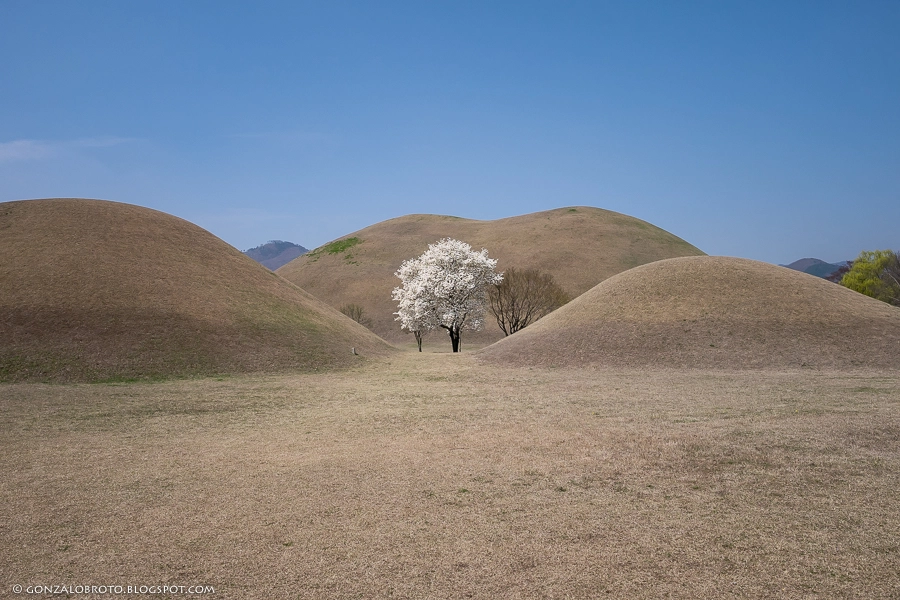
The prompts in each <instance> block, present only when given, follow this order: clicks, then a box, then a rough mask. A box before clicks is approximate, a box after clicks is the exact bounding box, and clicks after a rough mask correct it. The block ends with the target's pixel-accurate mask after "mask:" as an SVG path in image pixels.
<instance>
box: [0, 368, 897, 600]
mask: <svg viewBox="0 0 900 600" xmlns="http://www.w3.org/2000/svg"><path fill="white" fill-rule="evenodd" d="M0 406H2V411H0V429H2V434H0V472H2V473H3V477H2V480H0V556H2V557H3V559H2V560H0V581H2V584H3V586H4V587H3V590H4V597H7V594H9V590H10V589H11V588H12V586H13V585H14V584H21V585H29V584H38V585H42V584H67V583H68V584H123V585H126V584H127V585H130V584H134V585H157V584H173V585H193V584H209V585H213V586H214V587H215V590H216V594H215V595H214V596H212V597H215V598H260V599H269V598H898V597H900V578H898V575H897V566H898V564H900V513H898V506H900V371H898V370H882V371H872V370H852V369H851V370H843V371H830V370H817V369H793V370H747V369H744V370H739V371H732V370H697V369H694V370H684V369H681V370H675V369H641V370H636V369H632V370H621V369H571V368H569V369H549V368H544V369H541V368H534V369H530V368H500V367H496V366H489V365H485V364H483V363H481V362H478V361H476V360H475V359H474V358H473V356H472V354H458V355H453V354H447V353H443V354H437V353H423V354H418V353H413V352H405V353H399V354H395V355H393V356H390V357H387V358H383V359H379V360H373V361H371V362H369V363H367V364H365V365H364V366H361V367H358V368H355V369H353V370H351V371H349V372H343V373H324V374H301V375H268V376H240V377H230V378H220V379H215V378H208V379H197V380H182V381H168V382H162V383H155V384H148V383H140V384H138V383H131V384H94V385H87V384H77V385H74V384H67V385H45V384H7V385H3V386H0ZM30 597H36V596H30ZM78 597H82V596H78ZM84 597H90V596H84ZM172 597H179V598H180V597H185V596H172Z"/></svg>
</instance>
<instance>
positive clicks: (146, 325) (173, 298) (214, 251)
mask: <svg viewBox="0 0 900 600" xmlns="http://www.w3.org/2000/svg"><path fill="white" fill-rule="evenodd" d="M0 256H2V260H0V381H17V380H18V381H22V380H30V381H35V380H37V381H73V380H74V381H79V380H80V381H96V380H103V379H129V378H138V379H153V378H166V377H172V376H186V375H187V376H190V375H196V374H214V373H220V372H229V373H235V372H260V371H262V372H272V371H285V370H290V371H297V370H301V371H302V370H315V369H323V368H333V367H344V366H349V365H351V364H354V362H357V359H358V357H355V356H353V355H352V354H351V352H350V349H351V348H352V347H357V348H360V349H362V350H363V353H364V354H366V355H367V356H373V355H382V356H383V355H387V354H389V353H390V352H392V351H393V349H392V348H391V347H390V346H388V345H387V344H386V343H384V341H383V340H381V339H379V338H378V337H376V336H375V335H373V334H372V333H371V332H370V331H369V330H367V329H365V328H364V327H361V326H359V325H358V324H356V323H354V322H353V321H351V320H350V319H348V318H347V317H345V316H344V315H342V314H340V313H339V312H338V311H337V310H335V309H333V308H331V307H330V306H328V305H327V304H325V303H323V302H321V301H319V300H317V299H316V298H313V297H312V296H311V295H310V294H308V293H307V292H305V291H303V290H301V289H299V288H297V287H296V286H295V285H293V284H292V283H290V282H288V281H286V280H284V279H282V278H281V277H278V276H277V275H275V274H274V273H271V272H270V271H268V270H266V268H265V267H263V266H261V265H259V264H257V263H256V262H255V261H253V260H252V259H250V258H248V257H247V256H244V255H243V254H242V253H240V252H239V251H238V250H236V249H235V248H232V247H231V246H229V245H228V244H226V243H225V242H223V241H222V240H220V239H219V238H217V237H215V236H214V235H212V234H211V233H209V232H208V231H205V230H203V229H201V228H200V227H197V226H196V225H193V224H192V223H188V222H187V221H184V220H182V219H179V218H177V217H173V216H172V215H167V214H165V213H161V212H158V211H155V210H151V209H148V208H143V207H140V206H133V205H129V204H121V203H118V202H105V201H101V200H82V199H47V200H27V201H19V202H4V203H0Z"/></svg>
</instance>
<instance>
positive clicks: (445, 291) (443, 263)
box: [391, 238, 503, 352]
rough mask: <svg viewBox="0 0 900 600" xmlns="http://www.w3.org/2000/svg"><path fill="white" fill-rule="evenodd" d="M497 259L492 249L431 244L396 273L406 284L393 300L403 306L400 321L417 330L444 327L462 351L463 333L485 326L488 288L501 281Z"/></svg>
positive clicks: (456, 242) (450, 242)
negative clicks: (460, 340)
mask: <svg viewBox="0 0 900 600" xmlns="http://www.w3.org/2000/svg"><path fill="white" fill-rule="evenodd" d="M496 266H497V261H496V259H492V258H488V252H487V250H484V249H482V250H481V252H475V251H474V250H472V247H471V246H470V245H469V244H467V243H465V242H461V241H459V240H453V239H450V238H445V239H442V240H441V241H439V242H436V243H434V244H430V245H429V246H428V250H426V251H425V253H424V254H422V256H420V257H418V258H415V259H411V260H407V261H404V262H403V264H402V265H400V269H399V270H398V271H397V272H396V275H397V277H399V278H400V281H401V282H402V285H401V286H400V287H397V288H394V291H393V293H392V294H391V297H392V298H393V299H394V300H395V301H397V302H398V303H399V305H398V310H397V312H396V313H394V314H395V315H397V318H396V320H397V321H400V327H401V328H402V329H406V330H408V331H412V332H417V331H418V332H427V331H430V330H432V329H436V328H438V327H442V328H444V329H446V330H447V331H448V333H449V334H450V339H451V342H452V344H453V351H454V352H456V351H457V350H458V349H459V332H460V330H462V329H471V330H478V329H481V327H482V325H483V324H484V308H485V303H486V290H487V287H488V286H489V285H493V284H497V283H500V281H502V279H503V274H502V273H499V274H498V273H495V272H494V267H496Z"/></svg>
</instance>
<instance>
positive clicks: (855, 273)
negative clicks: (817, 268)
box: [841, 250, 900, 306]
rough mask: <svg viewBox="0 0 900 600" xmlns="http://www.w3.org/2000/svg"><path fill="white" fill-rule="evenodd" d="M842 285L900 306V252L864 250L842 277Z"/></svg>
mask: <svg viewBox="0 0 900 600" xmlns="http://www.w3.org/2000/svg"><path fill="white" fill-rule="evenodd" d="M841 285H843V286H844V287H848V288H850V289H851V290H855V291H857V292H859V293H860V294H865V295H866V296H871V297H872V298H875V299H877V300H881V301H882V302H887V303H888V304H893V305H894V306H900V253H898V252H894V251H892V250H874V251H868V250H864V251H863V252H861V253H860V255H859V257H857V259H856V260H855V261H853V266H852V267H851V268H850V270H849V271H848V272H847V274H846V275H844V278H843V279H841Z"/></svg>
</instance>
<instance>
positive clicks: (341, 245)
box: [316, 237, 360, 254]
mask: <svg viewBox="0 0 900 600" xmlns="http://www.w3.org/2000/svg"><path fill="white" fill-rule="evenodd" d="M359 242H360V239H359V238H358V237H351V238H345V239H343V240H338V241H336V242H331V243H330V244H325V245H324V246H322V247H321V248H319V249H318V250H316V252H327V253H328V254H339V253H341V252H344V251H345V250H348V249H350V248H352V247H353V246H355V245H357V244H358V243H359Z"/></svg>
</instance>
